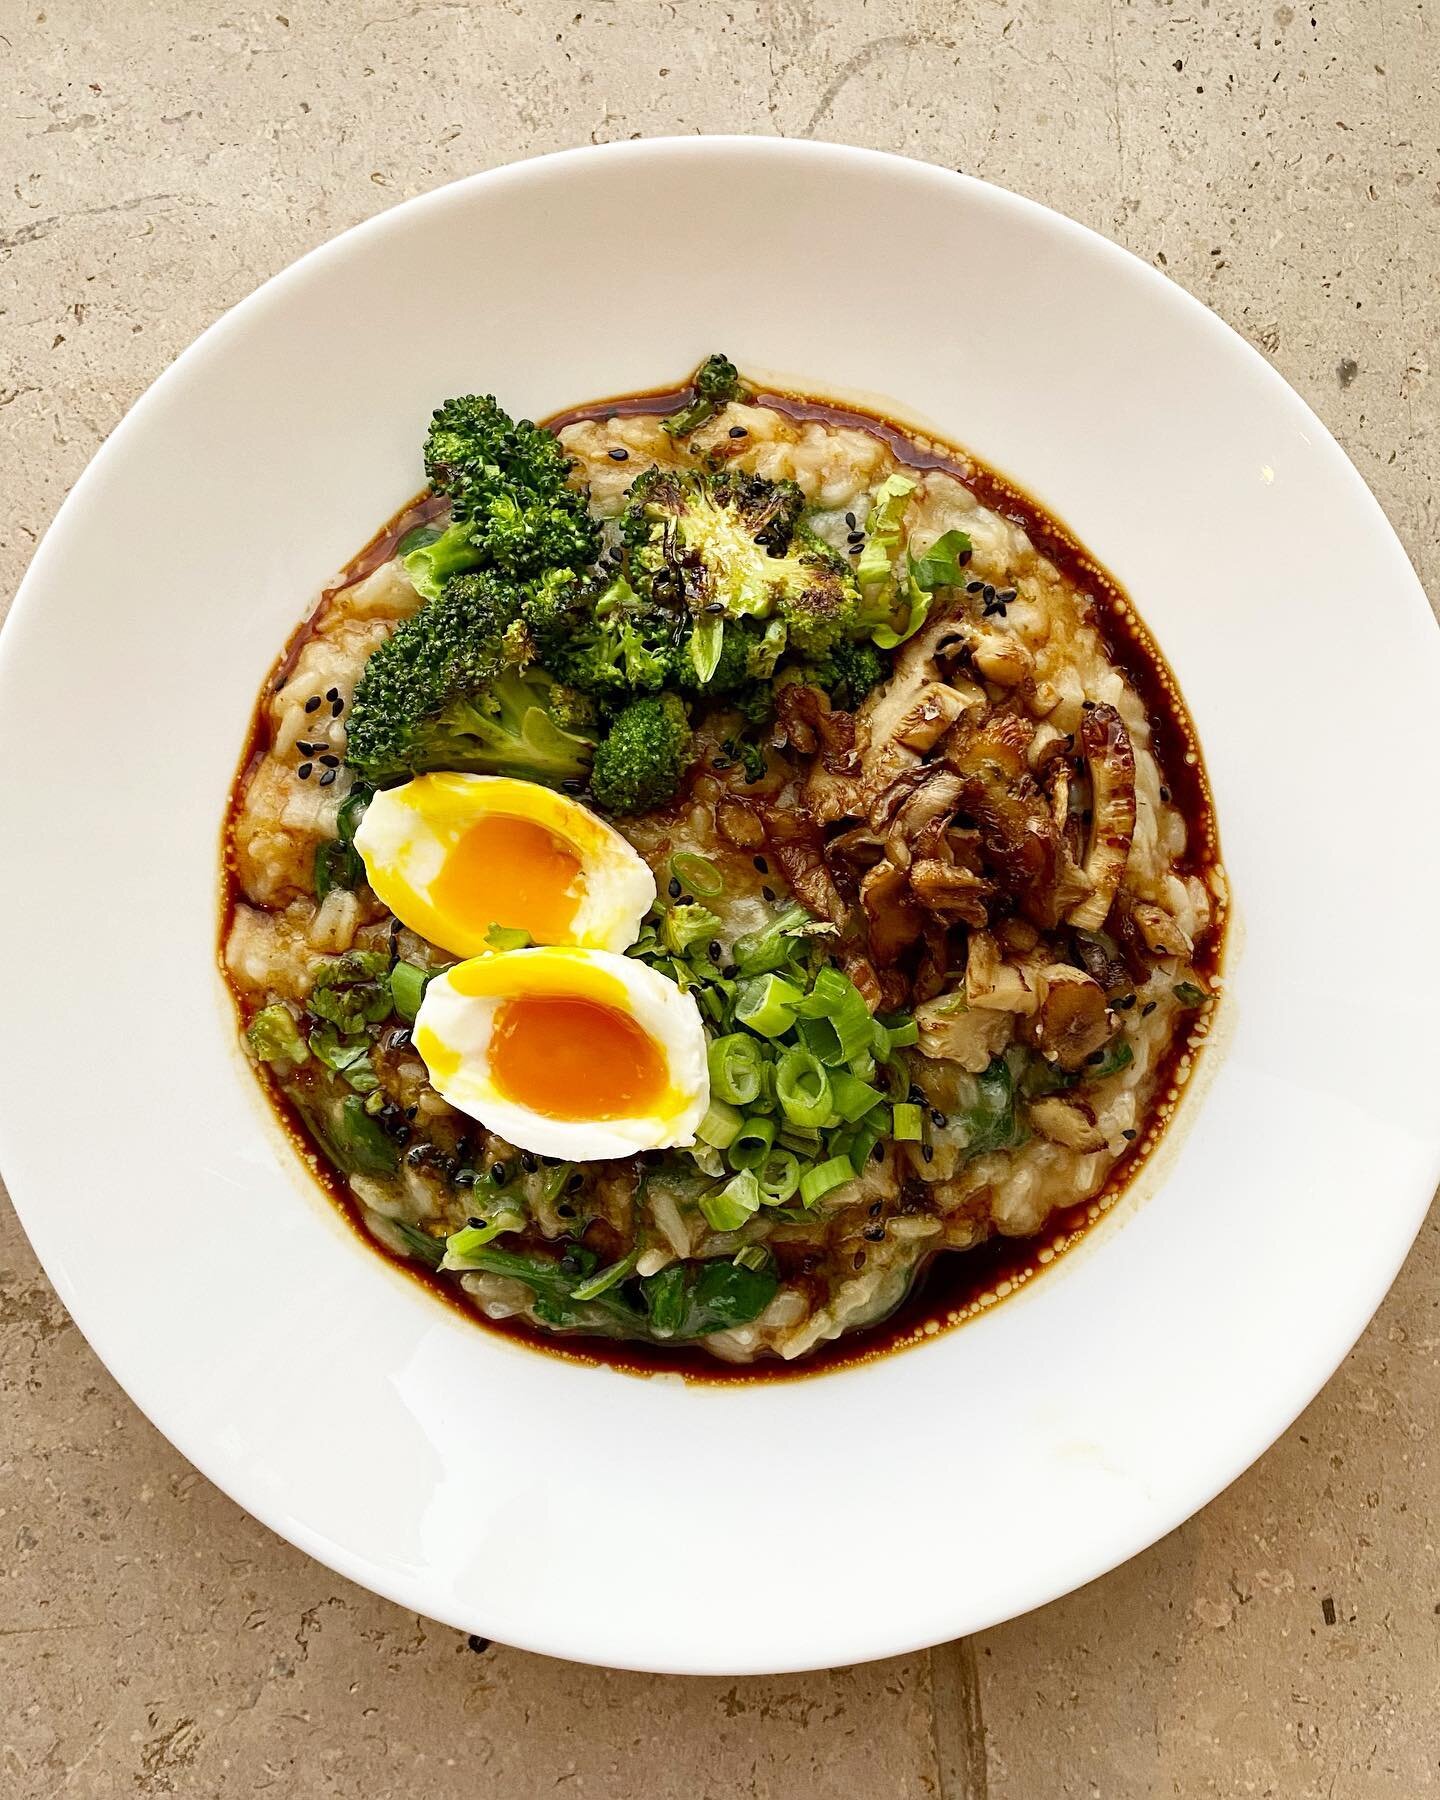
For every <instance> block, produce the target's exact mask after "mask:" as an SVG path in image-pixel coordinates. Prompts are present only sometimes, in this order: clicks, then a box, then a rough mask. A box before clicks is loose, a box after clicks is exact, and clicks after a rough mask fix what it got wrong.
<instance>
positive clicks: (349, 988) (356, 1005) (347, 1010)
mask: <svg viewBox="0 0 1440 1800" xmlns="http://www.w3.org/2000/svg"><path fill="white" fill-rule="evenodd" d="M389 973H390V958H389V957H388V956H386V955H384V954H382V953H381V952H380V951H376V950H347V951H346V952H345V954H344V955H343V956H333V957H327V958H326V959H325V961H324V962H321V963H318V964H317V965H316V966H315V970H314V986H313V987H312V988H311V991H310V998H309V1000H308V1001H307V1002H306V1005H307V1007H308V1008H309V1010H310V1011H311V1012H312V1013H313V1014H314V1015H315V1017H316V1018H317V1019H326V1020H328V1021H329V1022H330V1023H331V1024H332V1025H334V1026H336V1027H337V1028H338V1029H339V1030H340V1031H343V1032H347V1033H354V1032H357V1031H363V1030H364V1028H365V1026H366V1025H378V1024H379V1022H380V1021H381V1020H382V1019H385V1018H388V1017H389V1016H390V1011H391V1008H392V1007H393V1005H394V1001H393V999H392V997H391V993H390V981H389Z"/></svg>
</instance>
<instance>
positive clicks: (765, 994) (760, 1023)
mask: <svg viewBox="0 0 1440 1800" xmlns="http://www.w3.org/2000/svg"><path fill="white" fill-rule="evenodd" d="M802 997H803V996H802V995H801V992H800V989H799V988H798V987H796V985H795V983H794V982H793V981H787V980H786V979H785V977H784V976H783V975H774V974H768V975H757V976H755V977H754V978H753V979H751V980H749V981H742V982H741V983H740V985H739V986H738V987H737V988H736V990H735V1017H736V1019H737V1020H739V1022H740V1024H742V1025H748V1026H749V1028H750V1029H751V1031H754V1032H758V1033H759V1035H760V1036H761V1037H779V1036H781V1034H782V1033H784V1032H786V1031H788V1030H789V1029H790V1027H791V1025H793V1024H794V1022H795V1008H796V1006H797V1005H798V1003H799V1002H800V1000H801V999H802Z"/></svg>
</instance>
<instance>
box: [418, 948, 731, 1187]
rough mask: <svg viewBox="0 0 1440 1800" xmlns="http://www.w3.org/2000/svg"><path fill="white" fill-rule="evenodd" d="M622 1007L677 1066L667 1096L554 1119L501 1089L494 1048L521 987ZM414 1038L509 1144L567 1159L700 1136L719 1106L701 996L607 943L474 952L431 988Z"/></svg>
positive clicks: (593, 1158)
mask: <svg viewBox="0 0 1440 1800" xmlns="http://www.w3.org/2000/svg"><path fill="white" fill-rule="evenodd" d="M525 994H532V995H546V996H552V997H561V996H563V997H565V998H574V999H581V1000H592V1001H596V1002H598V1003H600V1004H602V1005H606V1006H610V1007H613V1008H614V1009H615V1010H617V1011H619V1012H623V1013H625V1014H626V1015H627V1016H628V1017H629V1018H631V1019H633V1020H634V1022H635V1023H636V1024H637V1025H638V1026H639V1027H640V1029H641V1030H642V1031H643V1032H645V1033H646V1035H647V1036H648V1037H650V1038H651V1039H652V1041H653V1042H654V1043H655V1044H657V1045H658V1046H659V1048H660V1050H661V1052H662V1054H663V1056H664V1058H665V1061H666V1064H667V1067H668V1071H669V1087H670V1091H669V1094H668V1095H667V1097H666V1104H665V1105H664V1107H663V1108H662V1109H661V1110H660V1111H659V1112H656V1113H651V1114H646V1115H637V1116H636V1117H635V1118H631V1119H603V1120H602V1119H593V1120H587V1119H552V1118H549V1117H547V1116H546V1115H544V1114H542V1113H537V1112H535V1111H534V1110H532V1109H531V1108H530V1107H528V1106H523V1105H520V1104H519V1103H517V1102H516V1101H514V1100H512V1099H511V1098H509V1097H508V1096H507V1095H505V1094H502V1093H500V1092H499V1091H498V1089H497V1088H496V1086H495V1083H494V1081H493V1079H492V1077H491V1072H490V1058H489V1046H490V1038H491V1033H492V1031H493V1029H494V1021H495V1014H496V1013H497V1011H498V1010H499V1008H500V1006H501V1005H502V1003H503V1002H504V1001H506V1000H508V999H510V998H513V997H515V996H518V995H525ZM413 1042H414V1046H415V1049H416V1052H417V1053H418V1055H419V1056H420V1058H421V1060H422V1061H423V1062H424V1064H425V1067H426V1069H427V1070H428V1071H429V1074H430V1083H431V1086H432V1087H434V1088H435V1090H436V1092H437V1093H439V1094H440V1095H441V1096H442V1097H443V1098H444V1099H445V1100H447V1101H448V1102H449V1103H450V1105H451V1106H453V1107H455V1108H457V1109H458V1110H459V1111H460V1112H463V1113H466V1114H468V1115H469V1117H470V1118H472V1119H478V1120H479V1121H480V1123H481V1124H482V1125H484V1126H486V1127H487V1128H488V1129H489V1130H491V1131H494V1132H498V1133H499V1135H500V1136H501V1137H502V1138H504V1139H505V1140H506V1142H507V1143H511V1144H514V1145H515V1146H516V1147H517V1148H518V1149H521V1150H532V1151H534V1152H535V1153H536V1154H537V1155H540V1156H557V1157H560V1158H562V1159H563V1160H564V1161H566V1162H599V1161H601V1160H603V1159H605V1158H607V1157H615V1156H631V1155H633V1154H634V1153H635V1152H636V1151H637V1150H662V1149H666V1148H668V1147H670V1146H672V1145H685V1144H693V1143H694V1141H695V1131H696V1127H697V1126H698V1125H699V1123H700V1121H701V1119H703V1118H704V1116H705V1111H706V1108H707V1107H708V1106H709V1104H710V1076H709V1070H708V1067H707V1064H706V1055H705V1028H704V1026H703V1024H702V1023H701V1019H700V1009H699V1007H698V1006H697V1005H696V1004H695V1001H694V999H693V997H692V996H691V995H689V994H682V993H681V992H680V989H679V988H678V987H677V986H676V985H675V983H674V982H673V981H670V980H669V979H667V977H665V976H664V975H661V974H659V973H658V972H657V971H656V970H654V969H652V968H649V967H648V966H647V965H646V964H645V963H640V962H635V961H634V960H633V959H631V958H630V957H626V956H616V955H613V954H611V953H610V952H608V951H603V950H583V949H572V948H541V949H533V950H507V951H501V952H498V953H497V954H495V955H491V956H483V957H474V958H472V959H471V960H470V961H468V962H463V963H458V964H456V966H455V967H454V968H453V969H448V970H447V971H446V972H445V974H443V975H439V976H437V977H436V978H435V979H434V980H433V981H432V982H431V983H430V984H429V986H428V987H427V988H426V990H425V998H424V1001H423V1002H422V1003H421V1006H420V1011H419V1014H418V1016H417V1018H416V1020H415V1027H414V1033H413Z"/></svg>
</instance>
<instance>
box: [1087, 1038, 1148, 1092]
mask: <svg viewBox="0 0 1440 1800" xmlns="http://www.w3.org/2000/svg"><path fill="white" fill-rule="evenodd" d="M1134 1060H1135V1052H1134V1051H1133V1050H1132V1049H1131V1047H1130V1040H1129V1038H1126V1037H1117V1038H1115V1039H1113V1040H1112V1041H1111V1042H1110V1043H1108V1044H1107V1045H1106V1046H1105V1048H1104V1049H1103V1050H1095V1051H1092V1052H1091V1054H1090V1055H1089V1056H1087V1057H1086V1059H1085V1066H1084V1068H1083V1069H1081V1071H1080V1079H1081V1080H1082V1081H1103V1080H1104V1079H1105V1077H1106V1076H1107V1075H1118V1074H1119V1073H1120V1071H1121V1069H1128V1068H1129V1067H1130V1065H1131V1063H1132V1062H1134Z"/></svg>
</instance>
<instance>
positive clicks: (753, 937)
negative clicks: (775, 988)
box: [734, 902, 811, 975]
mask: <svg viewBox="0 0 1440 1800" xmlns="http://www.w3.org/2000/svg"><path fill="white" fill-rule="evenodd" d="M810 923H811V919H810V915H809V913H808V912H806V910H805V908H804V907H803V906H801V905H799V904H798V903H794V902H792V903H791V905H789V906H786V907H783V908H782V909H781V910H780V911H779V912H778V913H776V915H775V917H774V918H773V919H771V921H770V923H769V924H768V925H764V926H762V927H761V928H760V930H759V931H747V932H744V933H742V935H741V936H740V937H738V938H736V940H735V949H734V955H735V966H736V967H737V968H738V969H739V971H740V973H741V974H742V975H764V974H767V973H768V972H769V971H770V970H771V969H778V968H779V967H780V966H781V964H782V963H784V962H787V961H788V960H789V958H790V956H791V954H792V953H793V951H794V949H795V939H794V935H793V934H794V933H795V932H797V931H801V930H803V929H804V928H805V926H807V925H809V924H810Z"/></svg>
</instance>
